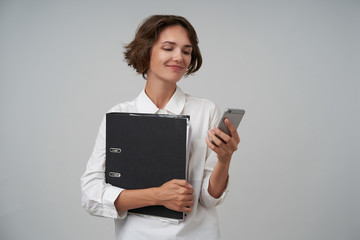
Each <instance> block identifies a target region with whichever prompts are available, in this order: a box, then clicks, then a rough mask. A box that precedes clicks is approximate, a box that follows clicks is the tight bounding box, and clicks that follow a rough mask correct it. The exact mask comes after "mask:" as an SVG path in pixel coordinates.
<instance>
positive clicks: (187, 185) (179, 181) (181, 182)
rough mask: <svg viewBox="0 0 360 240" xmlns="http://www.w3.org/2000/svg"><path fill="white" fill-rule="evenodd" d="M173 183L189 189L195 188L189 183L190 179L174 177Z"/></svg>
mask: <svg viewBox="0 0 360 240" xmlns="http://www.w3.org/2000/svg"><path fill="white" fill-rule="evenodd" d="M171 181H172V182H173V183H175V184H177V185H179V186H182V187H185V188H188V189H193V187H192V186H191V184H190V183H188V181H186V180H184V179H173V180H171Z"/></svg>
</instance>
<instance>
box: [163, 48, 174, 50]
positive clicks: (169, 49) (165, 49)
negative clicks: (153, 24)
mask: <svg viewBox="0 0 360 240" xmlns="http://www.w3.org/2000/svg"><path fill="white" fill-rule="evenodd" d="M163 49H164V50H165V51H172V50H173V49H172V48H163Z"/></svg>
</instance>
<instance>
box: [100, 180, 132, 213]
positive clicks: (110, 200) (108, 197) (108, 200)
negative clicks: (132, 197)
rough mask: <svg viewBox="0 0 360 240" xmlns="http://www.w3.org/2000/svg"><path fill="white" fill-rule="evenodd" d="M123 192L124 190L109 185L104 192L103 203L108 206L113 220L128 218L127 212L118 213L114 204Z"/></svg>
mask: <svg viewBox="0 0 360 240" xmlns="http://www.w3.org/2000/svg"><path fill="white" fill-rule="evenodd" d="M123 190H124V189H122V188H118V187H114V186H112V185H110V184H108V187H107V188H106V190H105V192H104V195H103V203H104V205H105V206H107V209H109V210H110V216H111V217H113V218H117V219H123V218H125V217H126V216H127V210H124V211H119V212H117V211H116V208H115V204H114V203H115V200H116V199H117V197H118V196H119V194H120V193H121V192H122V191H123Z"/></svg>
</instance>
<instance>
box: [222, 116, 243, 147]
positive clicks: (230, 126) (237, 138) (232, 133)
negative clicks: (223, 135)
mask: <svg viewBox="0 0 360 240" xmlns="http://www.w3.org/2000/svg"><path fill="white" fill-rule="evenodd" d="M224 122H225V125H226V126H227V127H228V128H229V131H230V134H231V136H232V137H234V139H235V140H236V141H237V142H240V138H239V134H238V132H237V130H236V128H235V127H234V125H233V124H232V123H231V122H230V120H229V119H227V118H226V119H225V120H224Z"/></svg>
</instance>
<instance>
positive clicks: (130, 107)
mask: <svg viewBox="0 0 360 240" xmlns="http://www.w3.org/2000/svg"><path fill="white" fill-rule="evenodd" d="M134 109H135V101H134V100H133V101H129V102H124V103H118V104H116V105H115V106H113V107H112V108H110V109H109V110H108V111H107V113H110V112H133V111H134Z"/></svg>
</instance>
